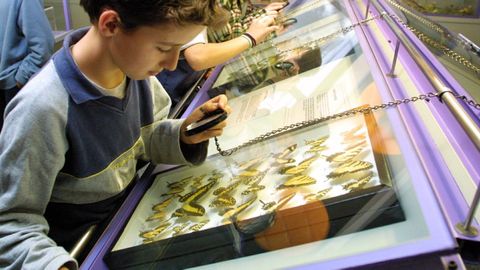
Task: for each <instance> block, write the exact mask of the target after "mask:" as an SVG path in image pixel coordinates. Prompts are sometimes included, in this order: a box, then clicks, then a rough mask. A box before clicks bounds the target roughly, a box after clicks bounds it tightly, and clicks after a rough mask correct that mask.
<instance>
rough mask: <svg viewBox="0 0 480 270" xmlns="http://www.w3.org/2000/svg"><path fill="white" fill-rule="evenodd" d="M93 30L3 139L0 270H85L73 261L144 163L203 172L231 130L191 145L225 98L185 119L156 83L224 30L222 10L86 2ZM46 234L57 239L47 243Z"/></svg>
mask: <svg viewBox="0 0 480 270" xmlns="http://www.w3.org/2000/svg"><path fill="white" fill-rule="evenodd" d="M80 3H81V5H82V6H83V7H84V9H85V10H86V11H87V13H88V14H89V16H90V20H91V22H92V24H93V25H92V27H90V28H89V29H80V30H77V31H75V32H74V33H72V34H71V35H69V36H68V37H67V38H66V39H65V42H64V46H63V48H62V49H61V50H60V51H59V52H58V53H56V54H55V55H54V57H53V58H52V60H51V61H50V62H49V63H47V65H46V66H45V67H44V68H43V70H42V71H41V72H40V73H39V74H38V75H37V76H35V77H34V78H33V79H32V80H31V81H30V82H29V83H28V84H27V85H26V86H25V87H24V91H21V92H20V93H19V94H18V95H17V97H15V98H14V99H13V100H12V101H11V102H10V104H9V105H8V106H7V109H6V117H5V125H4V130H3V131H2V133H1V134H0V266H1V267H5V268H6V269H55V270H56V269H59V268H61V269H76V268H77V267H78V266H77V263H76V261H75V260H74V259H73V258H71V257H70V256H69V254H68V253H67V250H70V248H71V247H72V245H73V244H74V243H75V241H76V240H78V238H79V237H80V236H81V235H82V234H83V232H84V231H85V230H86V229H87V228H88V227H89V226H90V225H92V224H98V223H101V222H102V221H105V219H106V217H108V215H109V214H110V213H111V212H112V211H113V209H115V207H116V206H117V205H118V204H119V203H120V202H121V201H122V199H123V198H124V196H125V194H126V192H125V190H126V188H127V186H128V185H129V184H130V182H131V181H132V179H133V178H134V176H135V167H136V163H137V160H139V159H141V160H151V161H152V162H154V163H172V164H173V163H176V164H182V163H183V164H185V163H186V164H198V163H200V162H202V161H203V160H204V159H205V158H206V154H207V153H206V152H207V144H208V139H209V138H211V137H213V136H218V135H220V134H221V133H222V129H223V128H224V126H225V123H220V124H218V125H217V126H215V127H213V128H211V129H209V130H206V131H204V132H202V133H199V134H196V135H193V136H186V135H185V128H186V126H187V125H189V124H190V123H192V122H194V121H197V120H199V119H200V118H202V117H203V116H204V114H205V113H208V112H209V111H214V110H216V109H218V108H221V109H223V110H225V111H226V112H227V113H228V112H230V108H229V107H228V105H227V100H226V97H225V96H218V97H216V98H213V99H211V100H209V101H207V102H206V103H204V104H203V105H202V106H201V107H200V108H197V109H196V110H195V111H193V112H192V114H191V115H190V116H189V117H187V118H186V119H185V120H167V119H165V118H166V116H167V114H168V111H169V106H170V100H169V98H168V96H167V94H166V93H165V91H164V89H163V88H162V86H161V85H160V84H159V82H158V80H157V79H156V78H155V77H153V76H154V75H155V74H157V73H158V72H160V71H161V70H162V69H164V68H166V69H175V66H176V63H177V60H178V55H179V48H180V47H181V46H182V45H183V44H185V43H186V42H188V41H189V40H191V39H192V38H193V37H194V36H196V35H197V34H198V33H199V32H200V31H201V30H202V29H203V28H204V27H205V26H208V27H212V26H215V25H216V24H217V22H222V23H223V18H224V16H223V15H222V14H223V13H222V12H223V11H222V10H221V9H219V7H218V6H217V5H216V3H215V0H208V1H207V0H182V1H178V0H81V1H80ZM47 234H48V235H47Z"/></svg>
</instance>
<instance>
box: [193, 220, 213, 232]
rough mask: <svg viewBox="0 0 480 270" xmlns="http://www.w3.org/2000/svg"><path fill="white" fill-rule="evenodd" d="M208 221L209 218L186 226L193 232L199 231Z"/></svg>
mask: <svg viewBox="0 0 480 270" xmlns="http://www.w3.org/2000/svg"><path fill="white" fill-rule="evenodd" d="M208 222H209V220H204V221H201V222H199V223H197V224H193V225H192V226H190V228H188V230H190V231H193V232H198V231H200V229H201V228H202V227H203V226H205V225H206V224H207V223H208Z"/></svg>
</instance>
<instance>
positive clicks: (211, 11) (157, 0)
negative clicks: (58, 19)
mask: <svg viewBox="0 0 480 270" xmlns="http://www.w3.org/2000/svg"><path fill="white" fill-rule="evenodd" d="M80 5H82V6H83V8H84V9H85V11H86V12H87V13H88V16H89V17H90V21H91V22H92V23H95V22H97V21H98V18H99V17H100V14H101V13H102V12H103V11H104V10H105V9H111V10H114V11H116V12H117V13H118V15H119V17H120V22H121V27H122V28H123V29H124V30H126V31H128V30H134V29H135V28H137V27H139V26H154V25H158V24H162V23H174V24H176V25H179V26H183V25H186V24H197V25H205V26H208V27H211V28H218V27H221V26H223V25H224V24H226V23H227V22H228V16H229V14H228V12H227V11H226V10H224V9H223V8H221V7H220V6H219V5H218V4H217V0H80Z"/></svg>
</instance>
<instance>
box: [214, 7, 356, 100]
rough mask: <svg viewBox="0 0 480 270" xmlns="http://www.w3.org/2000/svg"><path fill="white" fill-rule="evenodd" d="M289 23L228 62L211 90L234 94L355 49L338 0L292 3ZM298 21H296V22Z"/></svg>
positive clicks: (271, 82)
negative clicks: (272, 36) (266, 39)
mask: <svg viewBox="0 0 480 270" xmlns="http://www.w3.org/2000/svg"><path fill="white" fill-rule="evenodd" d="M279 20H281V21H283V22H287V24H288V26H287V27H286V28H284V29H282V30H281V31H280V33H277V37H276V38H274V39H272V40H270V41H268V42H265V43H263V44H260V45H259V46H257V47H255V48H253V49H251V50H249V51H247V52H245V53H243V54H242V55H240V56H239V57H238V58H236V59H234V60H232V61H230V62H229V63H227V64H226V65H225V66H224V69H223V70H222V72H221V73H220V76H219V78H218V79H217V81H216V82H215V84H214V85H213V87H212V89H211V90H210V91H209V94H210V95H211V96H215V95H218V94H220V93H225V94H227V96H229V97H230V98H232V97H236V96H240V95H242V94H245V93H248V92H251V91H254V90H257V89H260V88H262V87H265V86H267V85H271V84H274V83H276V82H278V81H281V80H284V79H287V78H290V77H293V76H296V75H298V74H301V73H303V72H305V71H308V70H311V69H313V68H318V67H320V66H321V65H323V64H326V63H329V62H331V61H333V60H336V59H340V58H342V57H344V56H346V55H348V54H350V53H352V52H353V49H354V47H355V45H356V44H357V41H356V38H355V37H354V35H353V33H351V30H353V28H351V29H350V28H349V29H347V30H345V31H340V32H339V30H341V29H342V28H343V27H346V26H349V25H351V22H350V20H349V19H348V17H347V16H346V13H345V10H344V8H343V6H341V5H339V4H338V3H337V2H336V1H326V0H323V1H314V2H312V3H306V4H305V5H302V6H294V5H292V6H291V7H290V9H286V10H285V14H284V15H283V17H282V18H281V19H279ZM293 22H294V23H293Z"/></svg>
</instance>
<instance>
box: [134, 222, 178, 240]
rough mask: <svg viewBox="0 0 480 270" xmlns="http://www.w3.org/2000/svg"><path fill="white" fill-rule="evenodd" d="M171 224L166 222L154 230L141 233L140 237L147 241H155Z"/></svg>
mask: <svg viewBox="0 0 480 270" xmlns="http://www.w3.org/2000/svg"><path fill="white" fill-rule="evenodd" d="M170 225H171V223H168V222H165V223H162V224H160V225H159V226H157V227H155V228H154V229H153V230H150V231H145V232H141V233H140V237H142V238H145V239H153V238H155V237H157V236H158V235H159V234H161V233H162V232H163V231H165V229H167V228H168V227H169V226H170Z"/></svg>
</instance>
